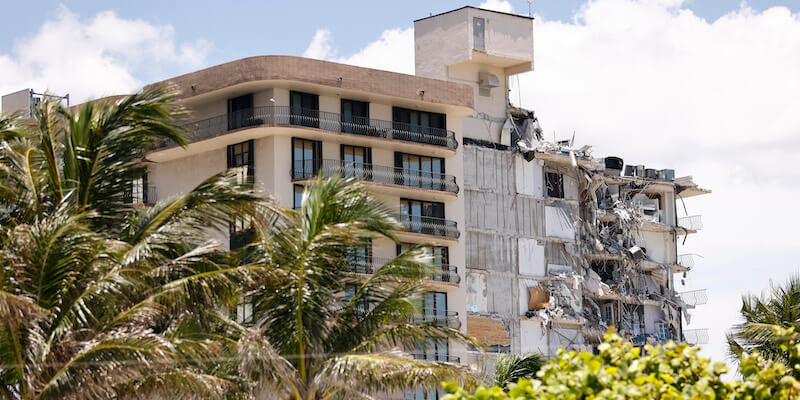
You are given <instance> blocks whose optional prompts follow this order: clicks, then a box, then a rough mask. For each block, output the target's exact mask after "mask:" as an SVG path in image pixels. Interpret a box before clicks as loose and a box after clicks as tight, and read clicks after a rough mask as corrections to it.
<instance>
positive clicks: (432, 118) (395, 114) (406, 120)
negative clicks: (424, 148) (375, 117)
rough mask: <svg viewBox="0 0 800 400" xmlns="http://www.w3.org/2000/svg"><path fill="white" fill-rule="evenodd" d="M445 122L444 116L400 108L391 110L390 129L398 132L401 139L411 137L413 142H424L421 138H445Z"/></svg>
mask: <svg viewBox="0 0 800 400" xmlns="http://www.w3.org/2000/svg"><path fill="white" fill-rule="evenodd" d="M446 120H447V119H446V117H445V115H444V114H439V113H433V112H427V111H419V110H410V109H407V108H400V107H394V108H393V109H392V121H393V124H392V128H393V129H394V130H396V131H399V135H400V136H401V137H402V136H403V135H411V136H412V137H413V138H414V140H415V141H422V142H424V140H423V138H424V137H425V136H431V135H432V136H441V137H445V136H447V131H446V130H445V129H446V128H447V126H446ZM415 134H416V135H415Z"/></svg>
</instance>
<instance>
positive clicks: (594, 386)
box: [444, 329, 800, 400]
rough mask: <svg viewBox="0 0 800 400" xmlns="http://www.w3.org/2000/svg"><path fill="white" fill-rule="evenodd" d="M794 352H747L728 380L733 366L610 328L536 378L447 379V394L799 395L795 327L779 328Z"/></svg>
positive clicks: (461, 397)
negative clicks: (776, 356)
mask: <svg viewBox="0 0 800 400" xmlns="http://www.w3.org/2000/svg"><path fill="white" fill-rule="evenodd" d="M776 336H778V337H780V338H782V340H781V346H782V348H783V349H784V351H786V352H787V353H788V354H789V360H790V368H787V367H785V366H784V365H783V364H781V363H777V362H773V361H768V360H765V359H764V358H763V357H761V356H759V355H758V354H757V353H753V354H749V355H746V356H745V357H743V358H742V360H741V363H740V365H739V372H740V376H738V377H737V379H730V380H727V381H726V380H723V378H722V375H723V374H724V373H726V372H728V367H727V366H726V365H725V364H723V363H721V362H715V363H712V362H711V361H710V360H709V359H706V358H702V357H700V356H698V355H697V352H698V350H699V348H697V347H691V346H689V345H687V344H684V343H682V344H675V343H672V342H670V343H667V344H665V345H663V346H656V347H654V346H645V347H643V348H639V347H634V346H633V345H631V344H630V343H629V342H626V341H625V340H623V339H622V338H621V337H620V336H618V335H617V334H616V333H614V332H613V331H609V332H608V333H606V335H605V341H604V343H603V344H601V345H600V346H599V347H598V350H599V354H597V355H595V354H591V353H587V352H583V351H582V352H575V351H569V352H567V351H565V350H563V349H562V350H560V351H559V352H558V355H557V356H556V357H554V358H552V359H550V360H548V361H547V363H546V364H545V365H544V366H543V367H542V369H541V370H540V371H539V373H538V374H537V376H538V379H532V380H527V379H521V380H519V381H518V382H517V383H516V384H513V383H512V384H510V385H509V386H508V391H507V392H504V391H503V389H502V388H500V387H497V386H495V387H491V388H487V387H484V386H481V387H479V388H477V389H476V390H475V391H469V390H465V389H464V388H461V387H459V386H458V385H457V384H454V383H445V384H444V388H445V391H446V392H447V393H448V395H447V396H445V397H444V400H512V399H513V400H527V399H537V400H551V399H552V400H572V399H609V400H610V399H754V400H756V399H798V398H800V382H798V381H797V380H796V379H795V378H794V377H793V376H792V375H793V373H794V371H795V370H797V369H800V344H798V340H797V339H798V337H797V334H795V333H794V330H792V329H789V330H780V329H779V330H776Z"/></svg>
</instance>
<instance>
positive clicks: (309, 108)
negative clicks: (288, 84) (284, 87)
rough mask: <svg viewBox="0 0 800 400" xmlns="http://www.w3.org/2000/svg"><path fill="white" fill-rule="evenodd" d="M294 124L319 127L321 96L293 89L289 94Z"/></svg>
mask: <svg viewBox="0 0 800 400" xmlns="http://www.w3.org/2000/svg"><path fill="white" fill-rule="evenodd" d="M289 103H290V107H291V114H292V117H291V122H292V125H302V126H310V127H314V128H319V96H318V95H316V94H310V93H302V92H295V91H292V92H291V93H290V94H289Z"/></svg>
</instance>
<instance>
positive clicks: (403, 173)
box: [292, 160, 459, 193]
mask: <svg viewBox="0 0 800 400" xmlns="http://www.w3.org/2000/svg"><path fill="white" fill-rule="evenodd" d="M318 173H321V174H322V175H323V176H324V177H326V178H329V177H331V176H333V175H337V174H338V175H342V176H344V177H346V178H357V179H363V180H365V181H369V182H375V183H382V184H386V185H399V186H406V187H413V188H419V189H427V190H438V191H442V192H450V193H458V189H459V188H458V185H457V184H456V177H455V176H452V175H445V174H439V173H435V172H427V171H419V170H414V169H405V168H397V167H388V166H384V165H375V164H363V163H356V162H352V161H342V160H295V161H294V165H293V166H292V179H308V178H312V177H313V176H315V175H316V174H318Z"/></svg>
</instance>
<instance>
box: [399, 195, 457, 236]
mask: <svg viewBox="0 0 800 400" xmlns="http://www.w3.org/2000/svg"><path fill="white" fill-rule="evenodd" d="M400 214H401V216H402V217H403V218H405V219H406V223H407V224H408V226H407V228H408V229H409V230H410V231H411V232H417V233H424V234H427V235H442V234H444V230H445V229H446V228H445V226H444V225H443V224H444V221H443V219H444V203H439V202H432V201H420V200H411V199H400Z"/></svg>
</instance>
